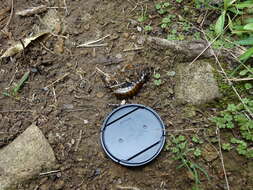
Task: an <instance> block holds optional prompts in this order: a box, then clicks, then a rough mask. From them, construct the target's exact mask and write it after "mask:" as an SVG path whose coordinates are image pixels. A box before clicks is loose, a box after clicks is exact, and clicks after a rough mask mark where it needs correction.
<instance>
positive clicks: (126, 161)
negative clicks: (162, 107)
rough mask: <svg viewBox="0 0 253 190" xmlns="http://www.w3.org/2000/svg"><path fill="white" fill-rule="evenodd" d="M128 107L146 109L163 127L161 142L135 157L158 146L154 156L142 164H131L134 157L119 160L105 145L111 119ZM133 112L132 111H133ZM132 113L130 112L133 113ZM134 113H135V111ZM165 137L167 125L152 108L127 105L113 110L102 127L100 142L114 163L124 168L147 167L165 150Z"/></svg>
mask: <svg viewBox="0 0 253 190" xmlns="http://www.w3.org/2000/svg"><path fill="white" fill-rule="evenodd" d="M127 107H138V108H142V109H146V110H147V111H149V112H151V113H152V114H153V115H154V116H155V117H156V119H157V120H158V122H159V123H160V127H161V133H162V134H161V137H160V140H159V141H157V142H156V143H155V144H152V145H151V146H150V147H147V148H146V149H144V150H143V152H142V151H140V152H138V153H136V155H133V158H135V157H138V156H139V155H141V154H143V153H145V152H146V151H148V150H150V149H151V148H153V147H156V146H157V150H153V151H154V153H152V155H149V156H150V157H148V158H147V159H146V160H145V159H144V160H143V161H140V162H129V160H131V159H133V158H132V157H130V158H129V159H127V160H122V159H119V158H117V157H116V156H114V155H113V154H112V153H111V152H110V151H109V150H108V149H109V148H108V146H107V145H106V143H105V141H106V140H105V130H106V127H107V126H109V125H108V121H109V120H110V118H111V117H112V116H113V115H114V114H115V113H117V112H118V111H119V110H121V109H124V108H127ZM133 110H138V109H136V108H135V109H133ZM133 110H132V111H133ZM132 111H130V112H132ZM133 112H134V111H133ZM125 115H128V113H126V114H124V115H122V116H120V117H119V118H116V119H115V120H120V119H121V118H124V116H125ZM115 120H113V121H110V122H109V124H111V123H113V122H115ZM165 135H166V132H165V125H164V123H163V121H162V120H161V118H160V116H159V115H158V114H157V113H156V112H155V111H154V110H153V109H151V108H150V107H146V106H144V105H141V104H127V105H123V106H120V107H118V108H116V109H115V110H113V111H112V112H111V113H110V114H109V115H108V116H107V117H106V118H105V120H104V122H103V125H102V128H101V130H100V142H101V145H102V148H103V150H104V151H105V153H106V154H107V156H109V157H110V158H111V159H112V160H113V161H114V162H117V163H119V164H121V165H124V166H142V165H145V164H147V163H149V162H151V161H152V160H154V159H155V158H156V157H157V156H158V155H159V153H160V152H161V151H162V149H163V146H164V144H165Z"/></svg>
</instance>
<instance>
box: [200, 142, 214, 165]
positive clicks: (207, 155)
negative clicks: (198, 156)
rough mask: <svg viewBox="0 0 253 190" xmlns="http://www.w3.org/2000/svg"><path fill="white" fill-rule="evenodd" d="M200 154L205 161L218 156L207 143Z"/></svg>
mask: <svg viewBox="0 0 253 190" xmlns="http://www.w3.org/2000/svg"><path fill="white" fill-rule="evenodd" d="M202 156H203V158H204V159H205V160H206V161H207V162H211V161H213V160H215V159H216V158H217V157H218V153H217V151H216V150H215V148H214V147H213V146H212V145H210V144H207V145H206V146H205V147H204V148H203V151H202Z"/></svg>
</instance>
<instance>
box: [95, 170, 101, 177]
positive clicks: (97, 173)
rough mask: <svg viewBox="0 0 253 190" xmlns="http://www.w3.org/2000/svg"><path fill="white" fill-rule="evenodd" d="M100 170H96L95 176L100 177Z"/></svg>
mask: <svg viewBox="0 0 253 190" xmlns="http://www.w3.org/2000/svg"><path fill="white" fill-rule="evenodd" d="M100 173H101V172H100V169H99V168H97V169H96V170H95V172H94V176H98V175H100Z"/></svg>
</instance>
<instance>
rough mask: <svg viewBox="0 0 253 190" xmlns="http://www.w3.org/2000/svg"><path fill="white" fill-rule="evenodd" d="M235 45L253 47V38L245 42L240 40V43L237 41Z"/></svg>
mask: <svg viewBox="0 0 253 190" xmlns="http://www.w3.org/2000/svg"><path fill="white" fill-rule="evenodd" d="M235 43H237V44H239V45H242V46H247V45H253V37H249V38H247V39H244V40H238V41H235Z"/></svg>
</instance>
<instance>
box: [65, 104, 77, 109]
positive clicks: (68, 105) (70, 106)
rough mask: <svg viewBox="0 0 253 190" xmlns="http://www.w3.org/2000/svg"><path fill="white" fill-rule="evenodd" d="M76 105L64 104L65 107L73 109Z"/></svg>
mask: <svg viewBox="0 0 253 190" xmlns="http://www.w3.org/2000/svg"><path fill="white" fill-rule="evenodd" d="M73 108H74V105H73V104H63V109H73Z"/></svg>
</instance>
